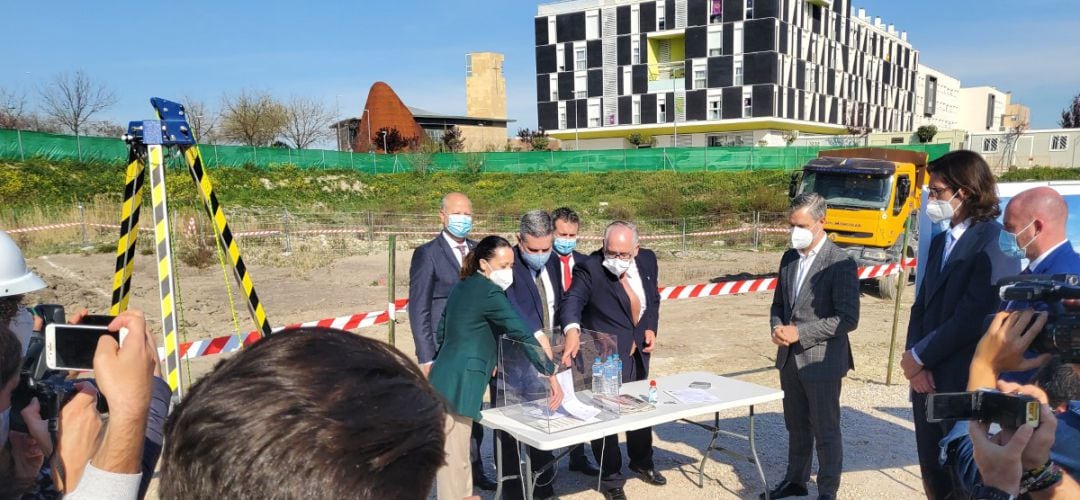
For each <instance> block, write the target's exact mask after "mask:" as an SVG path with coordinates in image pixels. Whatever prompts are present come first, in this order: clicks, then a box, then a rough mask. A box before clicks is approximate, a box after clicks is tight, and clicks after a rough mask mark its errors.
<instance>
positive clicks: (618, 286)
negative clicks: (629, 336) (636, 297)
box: [604, 269, 634, 325]
mask: <svg viewBox="0 0 1080 500" xmlns="http://www.w3.org/2000/svg"><path fill="white" fill-rule="evenodd" d="M604 276H605V277H607V279H608V282H609V283H610V284H611V288H612V289H613V290H614V292H615V297H616V298H618V299H619V305H620V306H622V310H623V313H625V314H626V317H627V318H630V324H631V325H632V324H634V320H633V318H631V317H630V296H629V295H627V294H626V289H625V288H623V285H622V282H621V281H619V278H618V277H616V276H614V275H613V274H611V273H609V272H608V271H607V270H606V269H605V270H604Z"/></svg>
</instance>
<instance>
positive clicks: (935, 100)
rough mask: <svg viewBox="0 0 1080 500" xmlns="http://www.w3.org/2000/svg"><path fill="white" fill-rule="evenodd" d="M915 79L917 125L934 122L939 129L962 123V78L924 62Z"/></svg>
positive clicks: (916, 126)
mask: <svg viewBox="0 0 1080 500" xmlns="http://www.w3.org/2000/svg"><path fill="white" fill-rule="evenodd" d="M915 78H916V80H915V128H919V127H921V126H923V125H933V126H935V127H937V128H938V130H939V131H944V130H956V129H958V128H959V127H960V122H961V116H962V110H961V108H960V104H961V99H960V80H959V79H957V78H954V77H952V76H949V75H947V74H945V73H943V72H941V71H938V70H936V69H934V68H931V67H929V66H927V65H925V64H920V65H919V71H918V73H917V74H916V77H915Z"/></svg>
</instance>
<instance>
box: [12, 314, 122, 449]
mask: <svg viewBox="0 0 1080 500" xmlns="http://www.w3.org/2000/svg"><path fill="white" fill-rule="evenodd" d="M34 314H35V315H37V316H39V317H41V318H42V320H43V322H44V324H45V325H48V324H50V323H64V322H65V316H64V307H63V306H59V305H55V304H39V305H37V306H34ZM76 382H77V381H76V380H69V379H68V378H67V372H64V371H59V370H49V369H48V367H47V365H46V363H45V337H44V336H43V335H42V333H41V332H34V333H33V335H32V336H31V337H30V344H29V345H28V346H27V350H26V359H25V360H24V361H23V366H22V368H21V370H20V372H19V384H18V385H17V386H16V387H15V391H14V392H12V393H11V430H13V431H19V432H27V428H26V422H24V421H23V418H22V414H21V413H20V412H21V411H22V409H23V408H26V406H27V405H29V404H30V401H31V400H33V399H34V398H37V400H38V407H39V411H40V414H41V418H42V420H45V421H47V422H49V430H50V431H53V432H55V431H56V423H57V417H58V416H59V414H60V409H61V408H63V407H64V405H65V404H67V402H68V401H70V400H71V398H73V397H74V396H75V393H77V392H78V389H77V388H76V387H75V383H76ZM97 407H98V412H100V413H107V412H108V405H107V403H106V402H105V398H104V396H102V395H98V402H97Z"/></svg>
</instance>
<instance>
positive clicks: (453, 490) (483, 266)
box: [429, 236, 563, 500]
mask: <svg viewBox="0 0 1080 500" xmlns="http://www.w3.org/2000/svg"><path fill="white" fill-rule="evenodd" d="M513 265H514V251H513V247H511V246H510V242H508V241H506V240H505V239H504V238H501V237H498V236H488V237H487V238H484V239H483V240H481V241H480V243H479V244H477V245H476V248H474V249H473V250H472V252H471V253H469V255H468V256H466V257H465V261H464V262H463V263H462V265H461V282H459V283H458V284H457V285H455V286H454V288H453V289H452V290H451V291H450V296H449V297H448V298H447V299H446V310H445V311H444V312H443V316H442V319H441V320H440V321H439V327H438V330H436V341H437V342H438V343H439V345H440V347H439V352H438V354H436V356H435V363H434V364H433V365H432V367H431V373H430V374H429V378H430V380H431V385H432V386H433V387H434V388H435V390H436V391H437V392H438V393H439V394H442V396H443V397H444V398H445V399H446V403H447V409H448V410H449V411H448V412H447V415H446V417H447V419H446V455H447V456H446V466H444V467H443V468H442V469H440V470H439V473H438V479H437V484H438V486H437V489H438V495H439V499H440V500H451V499H452V500H460V499H462V498H465V497H469V496H472V494H473V493H472V470H471V469H472V464H471V463H470V462H469V437H470V434H471V432H472V423H473V421H474V420H480V408H481V406H482V404H483V401H484V392H485V391H486V390H487V387H488V381H490V380H491V374H492V372H493V371H494V370H495V366H496V364H497V362H498V338H499V336H501V335H506V336H507V337H510V338H512V339H514V340H517V341H519V342H523V343H526V344H531V345H533V346H536V347H537V349H526V354H527V355H528V357H529V360H530V361H532V363H533V365H535V366H536V369H537V370H539V371H540V372H541V373H544V374H546V375H548V376H549V377H548V379H549V380H548V382H549V384H550V386H551V407H552V409H556V408H558V407H559V405H560V404H562V396H563V395H562V391H561V390H560V389H559V383H558V382H557V381H556V380H555V369H556V368H557V366H556V365H555V364H554V363H553V362H552V361H551V352H550V351H551V347H550V345H547V340H546V339H544V340H543V342H541V341H540V340H538V339H537V336H534V332H529V331H528V329H527V327H526V326H525V323H524V322H523V321H522V320H521V318H520V317H519V316H518V314H517V312H516V311H514V308H513V307H512V306H511V305H510V300H509V299H507V298H506V289H507V288H509V287H510V284H511V283H512V282H513V280H514V274H513V269H512V268H513ZM540 338H543V337H542V336H540ZM541 350H543V351H544V352H545V353H546V354H547V356H543V355H541V354H540V352H541Z"/></svg>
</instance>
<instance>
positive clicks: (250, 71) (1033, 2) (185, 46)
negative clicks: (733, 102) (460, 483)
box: [0, 0, 1080, 133]
mask: <svg viewBox="0 0 1080 500" xmlns="http://www.w3.org/2000/svg"><path fill="white" fill-rule="evenodd" d="M88 4H92V5H93V7H88V6H87V5H88ZM0 5H2V7H0V10H2V12H3V15H2V16H0V17H2V19H0V28H2V30H0V31H2V32H3V33H4V39H5V40H6V41H7V42H8V45H7V48H6V50H5V51H4V57H3V62H0V88H4V89H7V90H15V91H22V92H25V93H26V94H27V95H28V97H31V98H33V96H34V88H35V87H36V86H37V85H40V84H42V83H44V82H46V81H47V80H48V79H49V78H50V77H51V76H52V75H53V74H56V73H59V72H69V71H74V70H76V69H82V70H84V71H86V72H87V73H88V74H89V75H90V76H92V77H93V78H95V79H97V80H100V81H103V82H106V83H108V84H109V85H110V86H111V87H112V88H113V89H114V90H115V92H116V94H117V97H118V98H119V101H118V103H117V105H116V106H115V107H113V108H112V109H110V110H108V111H107V112H105V113H104V114H103V115H102V116H101V117H100V118H102V119H109V120H112V121H116V122H120V123H125V124H126V122H127V121H129V120H133V119H140V118H146V117H148V116H150V114H151V108H150V106H149V98H150V97H151V96H161V97H169V98H175V99H179V98H180V97H181V96H191V97H192V98H195V99H201V100H203V101H205V102H207V103H208V104H209V105H210V106H211V107H213V108H216V107H217V103H218V102H219V101H220V99H221V96H222V95H223V94H225V93H235V92H237V91H239V90H241V89H245V88H246V89H255V90H267V91H269V92H271V93H273V94H274V95H276V96H279V97H281V98H288V97H289V96H292V95H311V96H316V97H319V98H321V99H322V100H323V101H324V102H326V103H327V105H329V106H331V107H340V110H341V111H340V112H341V114H342V115H343V116H348V115H353V116H356V115H359V113H360V110H361V109H362V108H363V103H364V99H365V98H366V96H367V90H368V88H369V87H370V86H371V84H372V83H374V82H376V81H379V80H382V81H385V82H387V83H389V84H390V85H391V87H393V88H394V89H395V91H397V93H398V95H400V96H401V98H402V100H404V101H405V103H406V104H408V105H410V106H415V107H420V108H425V109H429V110H432V111H437V112H442V113H448V114H449V113H463V112H464V111H465V72H464V65H465V58H464V54H465V53H466V52H471V51H497V52H502V53H504V54H505V55H506V62H505V68H504V71H505V74H506V80H507V87H508V91H507V92H508V96H507V98H508V99H507V101H508V102H507V110H508V114H509V115H510V117H511V118H512V119H516V120H517V123H516V124H512V125H511V133H513V131H514V129H515V128H516V127H518V126H520V127H530V128H533V127H535V126H536V97H535V96H536V91H535V62H534V50H533V49H534V46H533V41H534V38H533V17H534V16H535V15H536V3H534V2H531V1H524V0H460V1H457V2H435V1H425V0H421V1H416V0H414V1H411V2H373V1H362V2H337V1H335V2H298V1H290V2H284V1H272V0H271V1H259V2H255V1H247V0H245V1H232V2H224V1H219V2H205V1H188V2H179V3H166V2H146V1H143V2H131V1H122V0H116V1H111V2H73V1H60V2H38V1H20V2H16V1H14V0H0ZM167 6H173V8H167ZM855 6H856V8H858V7H863V8H866V9H867V10H868V13H869V14H870V15H872V16H881V17H882V18H883V19H884V21H885V22H886V23H892V24H895V25H896V26H897V28H898V29H901V30H907V31H908V32H909V39H910V40H911V42H912V43H913V44H915V46H916V48H918V49H919V50H920V51H921V53H922V56H921V57H922V62H923V63H925V64H928V65H930V66H932V67H934V68H936V69H938V70H940V71H944V72H945V73H948V74H951V75H953V76H956V77H958V78H960V79H961V82H962V84H963V85H964V86H975V85H993V86H996V87H998V88H1000V89H1002V90H1006V91H1012V92H1013V100H1014V101H1016V102H1021V103H1024V104H1027V105H1028V106H1030V107H1031V109H1032V125H1033V127H1035V128H1051V127H1056V126H1057V119H1058V116H1059V113H1060V110H1061V109H1062V108H1064V106H1065V105H1066V103H1067V102H1068V100H1069V99H1070V98H1071V97H1072V96H1073V95H1075V94H1077V93H1080V62H1078V61H1080V9H1077V4H1076V0H1022V1H1017V0H1010V1H1005V0H934V1H930V0H903V1H901V0H864V1H862V2H858V3H856V4H855ZM12 44H13V45H12ZM31 100H32V99H31Z"/></svg>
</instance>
